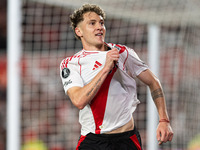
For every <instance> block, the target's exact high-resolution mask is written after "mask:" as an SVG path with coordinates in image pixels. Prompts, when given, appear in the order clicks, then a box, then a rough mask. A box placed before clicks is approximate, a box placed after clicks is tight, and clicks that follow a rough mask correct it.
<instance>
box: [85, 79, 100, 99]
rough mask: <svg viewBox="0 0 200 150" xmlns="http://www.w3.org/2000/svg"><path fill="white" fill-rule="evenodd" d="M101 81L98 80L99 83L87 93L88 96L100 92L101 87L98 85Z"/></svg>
mask: <svg viewBox="0 0 200 150" xmlns="http://www.w3.org/2000/svg"><path fill="white" fill-rule="evenodd" d="M100 81H101V78H99V80H97V82H96V83H95V85H94V87H93V88H92V89H91V90H90V91H89V92H88V93H87V96H90V95H91V93H92V92H93V93H96V92H97V91H98V90H99V88H100V86H99V85H98V83H99V82H100Z"/></svg>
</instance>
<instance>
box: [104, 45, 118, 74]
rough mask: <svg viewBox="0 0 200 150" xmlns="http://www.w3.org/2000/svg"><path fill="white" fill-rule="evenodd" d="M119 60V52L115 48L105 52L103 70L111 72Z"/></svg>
mask: <svg viewBox="0 0 200 150" xmlns="http://www.w3.org/2000/svg"><path fill="white" fill-rule="evenodd" d="M118 60H119V51H118V49H117V48H113V49H112V50H110V51H108V52H107V55H106V62H105V66H104V67H105V68H107V69H109V71H110V70H112V69H113V67H114V65H115V63H117V61H118Z"/></svg>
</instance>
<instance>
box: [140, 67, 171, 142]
mask: <svg viewBox="0 0 200 150" xmlns="http://www.w3.org/2000/svg"><path fill="white" fill-rule="evenodd" d="M138 78H139V79H140V80H141V81H142V82H144V83H145V84H146V85H148V86H149V88H150V91H151V95H152V98H153V100H154V103H155V105H156V108H157V110H158V114H159V119H160V120H161V119H165V120H169V117H168V113H167V109H166V103H165V97H164V93H163V90H162V87H161V84H160V82H159V80H158V78H157V77H156V76H155V75H154V74H153V73H152V72H151V71H150V70H146V71H144V72H142V73H141V74H140V75H139V76H138ZM172 138H173V131H172V128H171V126H170V124H169V122H160V123H159V125H158V128H157V140H158V141H159V144H162V143H163V142H167V141H171V140H172Z"/></svg>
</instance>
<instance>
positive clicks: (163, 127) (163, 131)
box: [157, 122, 174, 145]
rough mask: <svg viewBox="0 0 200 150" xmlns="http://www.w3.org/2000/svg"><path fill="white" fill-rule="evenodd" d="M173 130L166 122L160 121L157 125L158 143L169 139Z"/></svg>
mask: <svg viewBox="0 0 200 150" xmlns="http://www.w3.org/2000/svg"><path fill="white" fill-rule="evenodd" d="M173 134H174V133H173V130H172V128H171V126H170V123H168V122H160V123H159V124H158V127H157V140H158V144H159V145H161V144H162V143H166V142H167V141H171V140H172V138H173Z"/></svg>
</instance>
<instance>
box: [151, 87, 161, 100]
mask: <svg viewBox="0 0 200 150" xmlns="http://www.w3.org/2000/svg"><path fill="white" fill-rule="evenodd" d="M151 95H152V98H153V100H155V99H157V98H159V97H164V94H163V91H162V89H161V88H159V89H157V90H155V91H153V92H151Z"/></svg>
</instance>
